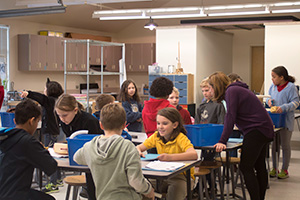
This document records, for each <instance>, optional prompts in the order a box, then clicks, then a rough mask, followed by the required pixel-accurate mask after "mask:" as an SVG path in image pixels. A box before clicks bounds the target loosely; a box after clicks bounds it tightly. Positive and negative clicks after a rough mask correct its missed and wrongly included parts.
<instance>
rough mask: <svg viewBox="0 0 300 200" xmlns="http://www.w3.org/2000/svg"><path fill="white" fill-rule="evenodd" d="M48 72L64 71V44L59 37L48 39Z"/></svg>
mask: <svg viewBox="0 0 300 200" xmlns="http://www.w3.org/2000/svg"><path fill="white" fill-rule="evenodd" d="M46 50H47V56H46V57H47V71H62V70H63V57H64V55H63V54H64V52H63V43H62V39H61V38H58V37H47V49H46Z"/></svg>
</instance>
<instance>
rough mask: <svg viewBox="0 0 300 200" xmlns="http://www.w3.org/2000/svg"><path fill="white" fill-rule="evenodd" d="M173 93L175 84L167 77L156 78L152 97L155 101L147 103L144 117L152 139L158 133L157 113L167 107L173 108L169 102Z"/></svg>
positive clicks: (146, 128)
mask: <svg viewBox="0 0 300 200" xmlns="http://www.w3.org/2000/svg"><path fill="white" fill-rule="evenodd" d="M172 91H173V82H172V81H170V80H169V79H167V78H165V77H158V78H156V79H155V80H154V81H153V83H152V85H151V87H150V95H152V96H154V97H155V99H153V98H150V100H148V101H145V103H144V109H143V111H142V117H143V122H144V128H145V132H146V134H147V136H148V137H150V136H151V135H152V134H153V133H154V131H156V115H157V112H158V111H159V110H161V109H163V108H166V107H173V106H172V105H171V104H170V102H169V101H168V97H169V95H170V94H171V93H172Z"/></svg>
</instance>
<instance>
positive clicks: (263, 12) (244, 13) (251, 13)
mask: <svg viewBox="0 0 300 200" xmlns="http://www.w3.org/2000/svg"><path fill="white" fill-rule="evenodd" d="M268 13H269V12H267V11H249V12H231V13H226V12H225V13H212V14H208V16H234V15H258V14H268Z"/></svg>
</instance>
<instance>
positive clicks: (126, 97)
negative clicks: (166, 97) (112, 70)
mask: <svg viewBox="0 0 300 200" xmlns="http://www.w3.org/2000/svg"><path fill="white" fill-rule="evenodd" d="M119 101H120V102H122V106H123V108H124V110H125V112H126V120H127V123H128V126H127V129H128V131H135V132H141V131H142V110H143V108H142V104H141V103H140V102H141V100H140V96H139V93H138V90H137V87H136V84H135V83H134V82H133V81H132V80H126V81H124V82H123V84H122V86H121V90H120V94H119Z"/></svg>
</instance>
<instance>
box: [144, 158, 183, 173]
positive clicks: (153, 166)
mask: <svg viewBox="0 0 300 200" xmlns="http://www.w3.org/2000/svg"><path fill="white" fill-rule="evenodd" d="M183 166H185V164H184V163H182V162H166V161H159V160H156V161H152V162H150V163H148V164H147V165H146V166H145V167H143V168H142V169H143V170H152V171H164V172H173V171H175V170H177V169H179V168H181V167H183Z"/></svg>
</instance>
